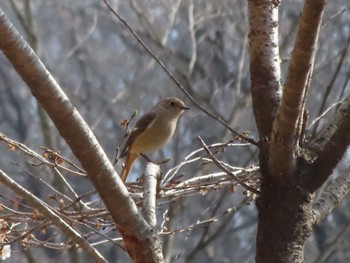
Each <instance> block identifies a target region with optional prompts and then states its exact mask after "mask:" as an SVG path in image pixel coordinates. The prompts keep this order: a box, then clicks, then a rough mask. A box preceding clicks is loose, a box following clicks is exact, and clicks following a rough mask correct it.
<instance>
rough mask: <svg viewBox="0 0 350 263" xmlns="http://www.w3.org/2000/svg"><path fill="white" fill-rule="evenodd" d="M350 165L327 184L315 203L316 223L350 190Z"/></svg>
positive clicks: (314, 214)
mask: <svg viewBox="0 0 350 263" xmlns="http://www.w3.org/2000/svg"><path fill="white" fill-rule="evenodd" d="M349 174H350V167H348V168H347V169H344V171H342V173H341V175H340V176H338V177H337V178H336V179H335V180H334V181H332V182H331V183H330V184H329V185H327V186H326V188H325V190H324V191H323V192H322V194H321V195H320V196H319V197H318V199H317V200H315V203H314V205H313V217H314V218H313V220H314V225H317V224H318V223H319V222H320V221H321V220H322V219H324V218H325V217H326V216H327V215H329V214H330V213H331V212H332V211H333V209H334V208H335V207H336V206H337V205H338V204H339V202H340V201H341V200H343V199H344V197H345V196H346V195H347V194H348V193H349V191H350V176H349Z"/></svg>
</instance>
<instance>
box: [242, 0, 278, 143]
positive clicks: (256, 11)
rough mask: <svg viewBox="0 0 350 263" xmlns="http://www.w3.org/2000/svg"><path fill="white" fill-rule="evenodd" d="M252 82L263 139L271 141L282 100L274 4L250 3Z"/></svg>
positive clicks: (266, 0) (257, 121)
mask: <svg viewBox="0 0 350 263" xmlns="http://www.w3.org/2000/svg"><path fill="white" fill-rule="evenodd" d="M248 11H249V27H250V31H249V52H250V79H251V83H252V84H251V93H252V98H253V106H254V115H255V122H256V125H257V128H258V131H259V135H260V138H266V139H269V138H270V136H271V131H272V123H273V120H274V118H275V115H276V112H277V107H278V104H279V102H280V96H281V84H280V78H281V72H280V71H281V70H280V64H279V61H280V57H279V48H278V8H277V7H276V6H274V5H273V3H272V1H270V0H264V1H252V0H251V1H248Z"/></svg>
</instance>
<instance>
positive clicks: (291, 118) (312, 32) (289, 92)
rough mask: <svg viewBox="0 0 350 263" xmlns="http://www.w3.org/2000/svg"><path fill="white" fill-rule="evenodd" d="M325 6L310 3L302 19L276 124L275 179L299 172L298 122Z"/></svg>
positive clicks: (272, 156) (271, 162) (317, 0)
mask: <svg viewBox="0 0 350 263" xmlns="http://www.w3.org/2000/svg"><path fill="white" fill-rule="evenodd" d="M324 5H325V0H307V1H306V2H305V5H304V9H303V13H302V15H301V18H300V22H299V29H298V34H297V38H296V42H295V46H294V50H293V54H292V58H291V62H290V65H289V68H288V73H287V79H286V83H285V85H284V88H283V95H282V100H281V103H280V106H279V108H278V112H277V116H276V119H275V121H274V124H273V133H272V138H271V146H270V160H269V171H270V173H271V174H272V176H280V175H289V174H291V173H292V172H293V171H294V168H295V160H296V154H295V152H294V151H295V149H296V146H297V143H298V136H297V132H298V119H299V118H300V116H301V114H302V109H303V103H304V101H305V95H306V92H305V91H306V88H307V84H308V81H309V77H310V75H311V72H312V66H313V63H314V56H315V52H316V44H317V39H318V33H319V28H320V24H321V19H322V14H323V9H324Z"/></svg>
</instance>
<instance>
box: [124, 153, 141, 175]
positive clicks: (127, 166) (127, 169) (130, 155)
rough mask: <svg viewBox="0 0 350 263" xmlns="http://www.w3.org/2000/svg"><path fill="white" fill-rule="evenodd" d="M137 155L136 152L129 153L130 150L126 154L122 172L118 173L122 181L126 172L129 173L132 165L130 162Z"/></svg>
mask: <svg viewBox="0 0 350 263" xmlns="http://www.w3.org/2000/svg"><path fill="white" fill-rule="evenodd" d="M137 156H138V154H136V153H130V152H129V153H128V154H127V155H126V159H125V164H124V167H123V170H122V173H121V175H120V177H121V179H122V181H123V182H125V181H126V178H127V177H128V174H129V172H130V169H131V167H132V164H133V163H134V161H135V160H136V158H137Z"/></svg>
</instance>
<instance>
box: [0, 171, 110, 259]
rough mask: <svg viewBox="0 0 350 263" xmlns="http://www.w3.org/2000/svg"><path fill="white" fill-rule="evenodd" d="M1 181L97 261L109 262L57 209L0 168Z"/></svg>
mask: <svg viewBox="0 0 350 263" xmlns="http://www.w3.org/2000/svg"><path fill="white" fill-rule="evenodd" d="M0 181H1V182H2V183H3V184H4V185H6V186H7V187H8V188H10V189H11V190H12V191H14V192H15V193H17V194H18V195H20V196H22V197H23V198H24V199H25V200H27V201H28V202H30V203H31V204H32V205H33V206H34V207H36V208H37V209H38V210H39V211H40V212H41V213H43V214H44V215H45V216H46V217H47V218H49V219H50V220H51V221H52V222H53V223H54V224H55V225H56V226H57V227H58V228H60V229H61V230H62V232H64V233H65V234H66V235H67V236H68V237H70V238H71V239H72V241H73V242H74V243H77V244H78V245H79V246H81V248H83V249H84V250H85V252H86V253H88V254H89V255H90V256H91V257H92V258H93V259H94V260H95V261H96V262H101V263H102V262H107V260H106V259H105V258H104V257H103V256H102V255H101V254H100V253H99V252H98V251H97V250H96V249H95V248H93V247H92V246H91V245H90V244H89V242H88V241H87V240H86V239H85V238H83V237H82V236H81V235H80V234H79V233H78V232H77V231H76V230H74V229H73V228H72V227H70V226H69V225H68V224H67V223H66V222H65V221H64V220H63V219H62V218H61V217H60V216H59V215H58V213H57V212H56V211H54V210H52V208H51V207H49V206H48V205H47V204H46V203H44V202H43V201H41V200H40V199H39V198H37V197H36V196H35V195H33V194H31V193H30V192H29V191H27V190H26V189H24V188H23V187H22V186H20V185H19V184H17V183H16V182H15V181H13V180H12V179H11V178H10V177H9V176H8V175H7V174H5V173H4V172H3V171H2V170H0Z"/></svg>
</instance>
